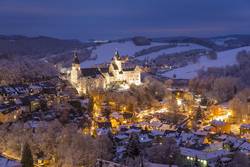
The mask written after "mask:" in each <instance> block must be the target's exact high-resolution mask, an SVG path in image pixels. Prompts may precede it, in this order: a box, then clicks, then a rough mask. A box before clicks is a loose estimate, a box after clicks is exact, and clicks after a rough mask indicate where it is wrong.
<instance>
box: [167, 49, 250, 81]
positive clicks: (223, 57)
mask: <svg viewBox="0 0 250 167" xmlns="http://www.w3.org/2000/svg"><path fill="white" fill-rule="evenodd" d="M242 50H246V51H250V46H246V47H241V48H237V49H231V50H227V51H223V52H218V53H217V55H218V58H217V59H216V60H210V59H208V58H207V57H206V56H202V57H201V58H200V59H199V61H198V62H197V63H195V64H189V65H187V66H185V67H181V68H177V69H174V70H172V71H168V72H165V73H163V74H162V75H163V76H165V77H169V78H172V77H173V75H174V74H175V75H176V78H177V79H192V78H194V77H196V76H197V72H198V71H199V70H200V69H207V68H208V67H225V66H227V65H234V64H236V63H237V60H236V55H237V53H238V52H239V51H242Z"/></svg>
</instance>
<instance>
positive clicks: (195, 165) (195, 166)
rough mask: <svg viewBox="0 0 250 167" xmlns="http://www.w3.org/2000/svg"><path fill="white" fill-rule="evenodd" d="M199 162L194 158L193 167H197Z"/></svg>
mask: <svg viewBox="0 0 250 167" xmlns="http://www.w3.org/2000/svg"><path fill="white" fill-rule="evenodd" d="M199 166H200V165H199V161H198V158H197V156H195V160H194V167H199Z"/></svg>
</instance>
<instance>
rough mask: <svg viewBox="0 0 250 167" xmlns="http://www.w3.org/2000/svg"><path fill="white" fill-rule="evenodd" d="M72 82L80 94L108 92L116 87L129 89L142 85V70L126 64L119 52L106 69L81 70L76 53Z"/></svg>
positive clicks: (71, 76) (71, 75) (72, 69)
mask: <svg viewBox="0 0 250 167" xmlns="http://www.w3.org/2000/svg"><path fill="white" fill-rule="evenodd" d="M70 82H71V83H72V85H73V86H74V87H75V88H76V89H77V91H78V93H79V94H87V93H88V92H89V91H90V90H93V89H103V90H107V89H109V88H115V87H117V88H118V87H119V88H122V89H127V88H129V87H130V85H132V84H134V85H140V84H141V70H140V68H139V67H138V66H135V65H132V66H131V65H129V64H128V63H126V60H124V59H122V58H121V57H120V55H119V53H118V52H115V55H114V57H113V58H112V60H111V62H110V64H108V65H107V66H106V67H94V68H81V67H80V61H79V59H78V56H77V54H76V53H75V55H74V59H73V63H72V68H71V73H70Z"/></svg>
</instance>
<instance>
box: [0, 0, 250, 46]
mask: <svg viewBox="0 0 250 167" xmlns="http://www.w3.org/2000/svg"><path fill="white" fill-rule="evenodd" d="M249 7H250V2H249V1H247V0H240V1H226V0H223V1H216V0H210V1H202V2H201V1H198V0H191V1H188V2H187V1H182V0H177V1H169V0H167V1H166V0H165V1H163V0H160V1H157V2H150V1H145V0H136V1H126V2H124V1H112V0H108V1H105V2H102V1H91V2H88V1H79V0H76V1H74V2H73V3H72V2H69V1H66V0H62V1H53V2H51V1H48V0H45V1H32V0H24V1H18V0H8V1H7V0H3V1H1V2H0V19H1V20H2V22H1V23H0V26H1V32H0V33H1V34H4V35H13V34H17V35H27V36H39V35H42V36H52V37H56V38H64V39H65V38H66V39H79V40H81V41H86V40H88V39H108V38H111V39H114V38H124V37H131V36H148V37H161V36H163V37H168V36H194V37H211V36H221V35H229V34H250V30H249V28H250V23H249V22H248V20H249V19H250V13H249V10H248V9H249Z"/></svg>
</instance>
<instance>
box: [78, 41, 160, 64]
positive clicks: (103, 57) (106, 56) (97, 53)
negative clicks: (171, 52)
mask: <svg viewBox="0 0 250 167" xmlns="http://www.w3.org/2000/svg"><path fill="white" fill-rule="evenodd" d="M159 45H164V43H157V42H152V43H151V45H145V46H136V45H135V44H134V43H133V42H132V41H127V42H121V43H120V42H112V43H107V44H103V45H100V46H97V48H96V49H95V50H93V52H92V54H91V58H95V57H96V59H95V60H86V61H84V62H82V63H81V66H82V67H83V68H85V67H92V66H94V65H96V64H102V63H107V62H110V60H111V59H112V57H113V56H114V53H115V51H116V50H117V51H118V52H119V53H120V54H121V55H122V56H125V55H128V56H133V55H134V54H135V53H136V52H138V51H140V50H143V49H146V48H150V47H152V46H159Z"/></svg>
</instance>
